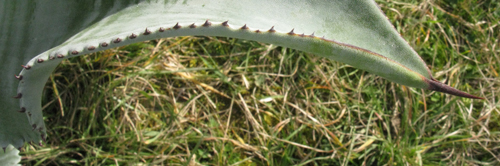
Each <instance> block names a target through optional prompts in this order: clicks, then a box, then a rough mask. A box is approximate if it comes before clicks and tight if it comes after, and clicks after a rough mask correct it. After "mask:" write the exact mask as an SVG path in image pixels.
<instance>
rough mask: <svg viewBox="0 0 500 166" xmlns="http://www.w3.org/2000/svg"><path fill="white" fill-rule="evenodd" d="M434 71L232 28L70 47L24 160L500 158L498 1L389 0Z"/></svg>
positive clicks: (463, 161)
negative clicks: (426, 80)
mask: <svg viewBox="0 0 500 166" xmlns="http://www.w3.org/2000/svg"><path fill="white" fill-rule="evenodd" d="M377 2H378V3H379V5H380V7H381V9H382V10H383V11H384V12H385V13H386V14H387V17H388V19H389V20H390V21H391V22H392V23H393V25H394V26H395V27H396V29H397V30H398V31H399V32H400V33H401V35H402V36H403V37H404V38H405V39H406V40H407V41H408V42H409V44H410V45H411V46H412V47H413V48H414V49H415V50H416V51H417V52H418V53H419V54H420V56H421V57H422V58H423V59H424V60H425V61H426V63H427V64H428V66H429V68H430V69H431V70H432V72H433V73H434V76H435V77H436V79H438V80H439V81H441V82H446V83H447V84H449V85H451V86H453V87H456V88H457V89H460V90H463V91H466V92H468V93H471V94H474V95H478V96H481V97H484V98H486V99H485V100H471V99H466V98H459V97H455V96H450V95H446V94H442V93H435V92H431V91H427V90H421V89H414V88H408V87H405V86H402V85H398V84H394V83H391V82H388V81H386V80H384V79H382V78H380V77H377V76H375V75H373V74H370V73H367V72H365V71H361V70H358V69H355V68H352V67H351V66H349V65H346V64H342V63H338V62H335V61H331V60H328V59H325V58H321V57H318V56H314V55H311V54H308V53H304V52H300V51H296V50H293V49H288V48H283V47H280V46H276V45H269V44H264V43H258V42H253V41H246V40H240V39H231V38H222V37H203V36H196V37H192V36H191V37H177V38H168V39H159V40H155V41H148V42H141V43H136V44H132V45H129V46H125V47H120V48H117V49H111V50H107V51H103V52H98V53H95V54H91V55H87V56H81V57H78V58H73V59H70V60H65V61H64V62H63V63H62V64H61V65H60V66H59V67H58V68H57V70H56V71H55V72H54V73H53V75H52V76H51V77H50V80H48V82H47V84H46V88H45V92H44V100H43V103H44V114H45V122H46V124H47V126H48V127H47V128H48V129H49V130H48V135H49V138H48V142H47V143H46V144H45V145H44V146H42V147H40V146H27V147H25V148H24V150H23V152H22V153H21V154H22V155H23V156H24V157H23V160H22V162H23V164H25V165H292V164H293V165H500V103H499V102H500V96H499V94H500V79H499V76H498V74H499V73H500V67H499V65H500V48H499V47H500V46H499V45H500V42H499V38H500V25H499V24H500V4H499V2H498V1H496V0H423V1H420V0H418V1H417V0H388V1H381V0H378V1H377Z"/></svg>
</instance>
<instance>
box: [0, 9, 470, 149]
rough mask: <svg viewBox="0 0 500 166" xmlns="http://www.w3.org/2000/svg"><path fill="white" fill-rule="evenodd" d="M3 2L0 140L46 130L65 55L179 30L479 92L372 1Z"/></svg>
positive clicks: (415, 83) (17, 141) (36, 136)
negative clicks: (445, 74) (437, 74)
mask: <svg viewBox="0 0 500 166" xmlns="http://www.w3.org/2000/svg"><path fill="white" fill-rule="evenodd" d="M2 5H3V6H0V15H1V16H2V17H0V18H1V21H2V22H1V23H0V24H1V26H0V31H1V32H2V34H6V35H2V38H1V39H0V42H1V44H0V52H1V54H0V58H1V59H0V60H1V61H0V63H1V66H0V68H1V69H2V70H3V71H4V72H2V73H0V77H1V80H0V85H1V87H3V88H2V89H1V90H0V93H1V96H2V97H1V98H0V104H1V105H2V106H4V107H2V108H0V112H2V115H4V116H2V117H1V118H0V126H2V127H0V146H2V147H5V146H7V145H8V144H12V145H14V146H16V147H19V146H21V145H22V143H23V142H25V141H35V142H36V141H39V140H40V139H44V138H45V132H46V128H45V126H44V122H43V116H42V108H41V103H40V102H41V94H42V91H43V87H44V85H45V82H46V80H47V79H48V77H49V75H50V74H51V72H52V71H53V70H54V68H55V67H56V66H57V65H58V64H59V62H61V61H62V59H65V58H70V57H75V56H79V55H83V54H88V53H92V52H96V51H101V50H105V49H109V48H113V47H118V46H123V45H126V44H130V43H134V42H140V41H145V40H151V39H158V38H164V37H172V36H186V35H207V36H225V37H235V38H242V39H248V40H256V41H260V42H265V43H272V44H276V45H281V46H285V47H290V48H295V49H298V50H302V51H306V52H310V53H314V54H315V55H318V56H322V57H326V58H330V59H333V60H337V61H340V62H344V63H347V64H350V65H352V66H354V67H357V68H360V69H363V70H366V71H369V72H371V73H374V74H377V75H379V76H381V77H383V78H386V79H388V80H390V81H393V82H396V83H399V84H403V85H407V86H410V87H416V88H424V89H431V90H437V91H443V92H447V93H452V94H455V95H459V96H464V97H470V98H478V97H475V96H472V95H469V94H466V93H464V92H460V91H458V90H456V89H453V88H451V87H449V86H447V85H445V84H442V83H439V82H437V81H435V80H434V79H433V78H432V76H431V73H430V71H429V69H428V68H427V67H426V65H425V63H424V62H423V60H422V59H421V58H420V57H419V56H418V55H417V54H416V53H415V51H413V49H412V48H411V47H410V46H409V45H408V44H407V43H406V42H405V41H404V40H403V39H402V38H401V37H400V36H399V34H398V33H397V31H396V30H395V29H394V28H393V27H392V25H391V24H390V23H389V22H388V20H387V19H386V17H385V16H384V14H383V13H382V12H381V11H380V9H379V8H378V6H377V5H376V4H375V2H374V1H372V0H356V1H353V0H336V1H313V0H310V1H289V0H274V1H268V0H251V1H234V0H211V1H203V0H186V1H175V0H157V1H132V0H131V1H123V0H114V1H112V0H109V1H93V2H92V3H90V2H89V1H85V2H73V1H64V0H59V1H56V2H54V1H50V2H49V1H48V0H45V1H40V0H37V1H35V0H31V1H22V2H20V1H15V0H9V1H7V2H4V3H3V4H2ZM318 36H319V37H318ZM21 65H24V68H21V67H20V66H21ZM21 69H22V70H21ZM19 71H21V72H20V73H19ZM15 74H18V78H19V79H20V81H17V80H16V79H15V77H14V75H15ZM16 88H17V89H16ZM12 96H16V97H17V98H20V100H14V99H13V98H11V97H12ZM16 110H20V111H21V112H25V114H26V115H24V114H21V113H19V112H17V111H16ZM26 116H27V117H28V118H26Z"/></svg>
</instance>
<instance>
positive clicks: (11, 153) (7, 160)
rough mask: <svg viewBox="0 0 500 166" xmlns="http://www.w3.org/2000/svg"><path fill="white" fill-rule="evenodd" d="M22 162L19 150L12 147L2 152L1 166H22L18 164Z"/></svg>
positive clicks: (0, 151) (0, 154) (0, 156)
mask: <svg viewBox="0 0 500 166" xmlns="http://www.w3.org/2000/svg"><path fill="white" fill-rule="evenodd" d="M20 161H21V156H19V150H17V149H16V148H14V147H13V146H12V145H9V146H7V147H6V148H3V150H0V165H8V166H14V165H20V164H17V163H19V162H20Z"/></svg>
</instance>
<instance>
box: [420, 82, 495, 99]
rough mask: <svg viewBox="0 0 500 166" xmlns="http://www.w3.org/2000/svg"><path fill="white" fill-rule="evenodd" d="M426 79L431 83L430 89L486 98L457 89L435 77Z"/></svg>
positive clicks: (467, 96) (462, 95)
mask: <svg viewBox="0 0 500 166" xmlns="http://www.w3.org/2000/svg"><path fill="white" fill-rule="evenodd" d="M425 81H426V82H427V83H428V84H429V88H428V89H429V90H433V91H438V92H443V93H448V94H451V95H455V96H460V97H466V98H471V99H483V100H484V99H485V98H482V97H478V96H474V95H471V94H468V93H465V92H462V91H460V90H458V89H455V88H453V87H451V86H449V85H446V84H443V83H441V82H439V81H437V80H435V79H434V78H432V79H430V80H429V79H426V80H425Z"/></svg>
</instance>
